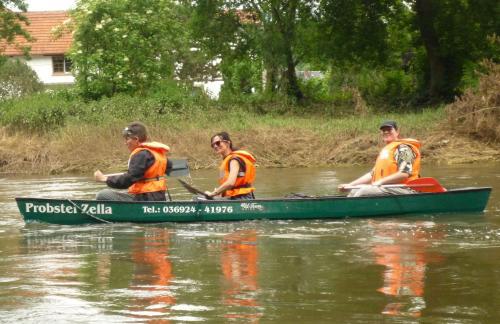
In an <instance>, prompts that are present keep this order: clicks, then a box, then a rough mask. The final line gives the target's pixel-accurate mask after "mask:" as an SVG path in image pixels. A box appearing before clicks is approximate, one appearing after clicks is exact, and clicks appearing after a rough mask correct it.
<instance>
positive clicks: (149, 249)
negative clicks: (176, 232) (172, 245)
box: [131, 228, 176, 318]
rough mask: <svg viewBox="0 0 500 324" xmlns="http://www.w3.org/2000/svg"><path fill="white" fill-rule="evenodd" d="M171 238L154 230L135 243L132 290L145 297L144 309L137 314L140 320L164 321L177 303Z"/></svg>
mask: <svg viewBox="0 0 500 324" xmlns="http://www.w3.org/2000/svg"><path fill="white" fill-rule="evenodd" d="M169 237H170V233H169V232H168V230H167V229H160V228H151V229H148V230H147V231H146V232H145V233H144V237H138V238H137V239H136V240H135V242H134V246H133V251H134V252H133V256H132V257H133V260H134V263H135V266H136V269H135V274H134V280H133V285H132V287H131V289H136V290H140V291H142V292H143V293H141V294H139V296H146V297H145V298H144V299H143V301H144V305H143V306H144V307H142V308H139V309H136V310H135V311H137V314H140V315H139V316H138V317H141V318H142V317H144V316H143V315H145V314H148V315H149V316H147V317H151V316H152V317H155V316H160V317H163V316H165V315H166V314H168V313H170V308H171V307H172V305H174V304H175V302H176V301H175V298H174V296H173V293H172V291H171V289H170V287H169V286H170V285H171V283H170V281H171V280H172V277H173V276H172V263H171V262H170V260H169ZM138 306H139V305H138ZM139 307H141V306H139Z"/></svg>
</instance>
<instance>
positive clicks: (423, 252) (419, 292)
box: [370, 222, 444, 317]
mask: <svg viewBox="0 0 500 324" xmlns="http://www.w3.org/2000/svg"><path fill="white" fill-rule="evenodd" d="M370 224H371V226H372V227H373V228H374V229H375V236H374V238H373V240H374V241H375V242H376V243H375V244H374V245H373V248H372V251H373V253H374V254H375V262H376V263H377V264H379V265H382V266H384V267H385V270H384V272H383V276H382V277H383V285H382V287H381V288H379V289H377V290H378V291H379V292H381V293H383V294H385V295H387V296H390V297H393V298H392V300H391V301H390V302H389V303H388V304H387V305H386V306H385V308H384V309H383V310H382V314H385V315H399V316H411V317H420V316H421V315H422V310H423V309H425V307H426V303H425V298H424V297H425V294H424V291H425V276H426V270H427V268H428V265H429V264H430V263H433V262H440V261H442V260H443V257H442V256H441V255H440V254H437V253H431V252H428V251H427V248H428V246H429V244H430V242H431V240H436V239H441V238H443V236H444V235H443V233H442V232H439V231H436V228H435V224H434V223H433V222H416V223H411V224H407V223H399V222H390V223H389V222H370Z"/></svg>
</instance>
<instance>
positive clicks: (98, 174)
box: [94, 170, 108, 182]
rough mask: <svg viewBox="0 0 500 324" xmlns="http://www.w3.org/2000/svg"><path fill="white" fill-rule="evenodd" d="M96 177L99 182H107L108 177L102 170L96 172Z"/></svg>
mask: <svg viewBox="0 0 500 324" xmlns="http://www.w3.org/2000/svg"><path fill="white" fill-rule="evenodd" d="M94 178H95V180H96V181H98V182H106V180H107V179H108V177H106V176H105V175H104V174H102V172H101V170H97V171H96V172H94Z"/></svg>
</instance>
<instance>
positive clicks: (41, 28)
mask: <svg viewBox="0 0 500 324" xmlns="http://www.w3.org/2000/svg"><path fill="white" fill-rule="evenodd" d="M24 15H25V16H26V17H27V18H28V20H29V22H30V24H29V25H25V26H24V28H25V29H26V30H27V31H28V32H29V33H30V34H31V36H32V37H33V38H34V40H33V42H31V43H29V42H27V41H26V40H25V39H24V38H21V37H17V38H16V42H17V43H18V46H15V45H12V44H8V45H5V44H2V45H1V46H0V53H1V54H3V55H5V56H8V57H11V58H19V59H21V60H25V59H24V56H23V52H22V50H21V49H20V48H19V47H20V46H26V45H28V46H31V51H30V56H31V59H29V60H27V61H26V63H27V64H28V65H29V66H30V67H31V68H32V69H33V70H34V71H35V72H36V74H37V75H38V78H39V79H40V81H41V82H42V83H44V84H72V83H74V82H75V78H74V77H73V75H72V74H71V61H70V60H69V59H68V58H67V57H66V56H65V54H66V53H68V51H69V48H70V46H71V41H72V37H71V34H70V33H64V34H63V35H62V36H61V37H59V38H55V37H54V34H53V30H54V29H55V28H56V27H57V26H60V25H61V24H63V23H64V22H65V21H66V20H67V19H69V15H68V12H66V11H40V12H27V13H24Z"/></svg>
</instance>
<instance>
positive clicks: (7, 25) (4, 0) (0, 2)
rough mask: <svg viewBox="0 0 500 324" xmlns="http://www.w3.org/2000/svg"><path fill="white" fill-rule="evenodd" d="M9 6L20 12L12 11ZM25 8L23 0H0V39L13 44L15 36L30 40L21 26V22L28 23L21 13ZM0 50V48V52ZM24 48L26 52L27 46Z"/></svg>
mask: <svg viewBox="0 0 500 324" xmlns="http://www.w3.org/2000/svg"><path fill="white" fill-rule="evenodd" d="M9 8H11V9H18V10H21V12H14V11H12V10H11V9H9ZM26 10H27V7H26V3H25V2H24V0H0V41H5V42H6V43H7V44H13V43H15V39H16V36H21V37H24V38H25V39H27V40H31V36H30V35H29V33H28V32H27V31H26V30H25V29H24V28H23V26H22V23H26V24H29V22H28V19H27V18H26V16H24V15H23V14H22V12H26ZM1 50H2V49H1V48H0V53H1ZM24 50H25V53H27V51H28V50H29V47H28V48H24Z"/></svg>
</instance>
